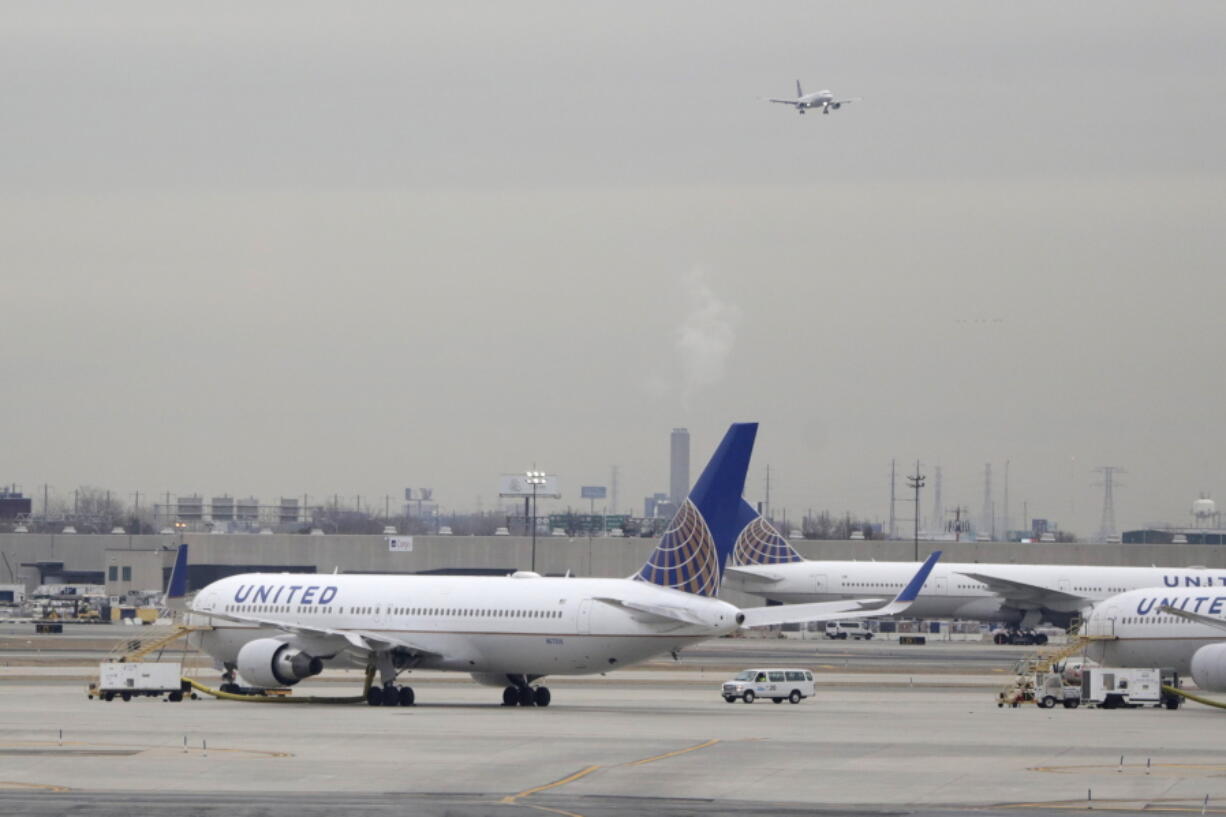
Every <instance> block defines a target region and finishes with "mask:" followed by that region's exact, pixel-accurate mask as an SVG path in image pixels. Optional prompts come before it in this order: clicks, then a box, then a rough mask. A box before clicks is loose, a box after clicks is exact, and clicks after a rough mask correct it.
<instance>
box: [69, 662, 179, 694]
mask: <svg viewBox="0 0 1226 817" xmlns="http://www.w3.org/2000/svg"><path fill="white" fill-rule="evenodd" d="M87 694H88V695H89V697H90V698H91V699H93V698H97V699H98V700H100V701H112V700H114V699H115V698H121V699H123V700H125V701H130V700H132V699H133V698H138V697H141V696H145V697H150V698H160V697H162V696H166V698H167V699H169V700H171V701H181V700H183V698H184V697H185V696H190V695H191V685H190V684H189V683H188V682H186V681H184V680H183V666H182V665H181V664H178V663H161V662H140V661H133V662H128V661H105V662H103V663H102V664H101V665H100V666H99V671H98V683H96V684H90V685H89V691H88V693H87Z"/></svg>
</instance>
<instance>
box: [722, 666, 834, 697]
mask: <svg viewBox="0 0 1226 817" xmlns="http://www.w3.org/2000/svg"><path fill="white" fill-rule="evenodd" d="M720 694H721V695H723V698H724V700H725V701H727V702H728V703H730V704H731V703H736V702H737V701H738V700H740V701H744V702H745V703H747V704H751V703H753V702H754V701H755V700H757V699H758V698H770V699H771V700H772V701H773V702H775V703H777V704H781V703H783V702H784V701H788V702H789V703H794V704H798V703H800V702H801V701H802V700H804V699H805V698H809V697H812V695H813V673H812V672H810V671H809V670H807V669H747V670H742V671H741V672H738V673H737V674H736V676H735V677H733V678H731V679H730V680H727V681H725V682H724V684H723V686H721V687H720Z"/></svg>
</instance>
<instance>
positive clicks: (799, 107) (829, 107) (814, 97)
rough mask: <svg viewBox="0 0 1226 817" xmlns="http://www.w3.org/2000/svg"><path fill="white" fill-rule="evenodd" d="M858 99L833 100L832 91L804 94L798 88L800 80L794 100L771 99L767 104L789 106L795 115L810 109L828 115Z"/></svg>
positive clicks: (856, 97)
mask: <svg viewBox="0 0 1226 817" xmlns="http://www.w3.org/2000/svg"><path fill="white" fill-rule="evenodd" d="M859 99H860V97H858V96H854V97H849V98H847V99H835V98H834V93H833V92H832V91H817V92H816V93H812V94H806V93H805V92H804V91H802V90H801V88H800V80H796V98H795V99H776V98H774V97H771V98H770V99H768V100H767V101H768V102H778V103H779V104H781V105H791V106H792V107H793V108H795V109H796V113H801V114H803V113H804V112H805V111H807V110H810V109H811V108H821V109H822V113H830V112H831V111H837V110H838V109H839V108H841V107H843V106H844V105H850V104H851V103H853V102H858V101H859Z"/></svg>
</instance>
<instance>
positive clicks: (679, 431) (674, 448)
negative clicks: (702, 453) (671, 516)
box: [668, 428, 690, 508]
mask: <svg viewBox="0 0 1226 817" xmlns="http://www.w3.org/2000/svg"><path fill="white" fill-rule="evenodd" d="M689 493H690V432H689V431H687V430H686V429H684V428H674V429H673V433H672V437H671V438H670V439H669V458H668V498H669V499H670V500H671V501H672V503H673V507H674V508H680V507H681V503H682V502H684V501H685V498H686V497H687V496H689Z"/></svg>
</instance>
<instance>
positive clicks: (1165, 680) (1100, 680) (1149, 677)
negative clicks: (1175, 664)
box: [1081, 667, 1182, 709]
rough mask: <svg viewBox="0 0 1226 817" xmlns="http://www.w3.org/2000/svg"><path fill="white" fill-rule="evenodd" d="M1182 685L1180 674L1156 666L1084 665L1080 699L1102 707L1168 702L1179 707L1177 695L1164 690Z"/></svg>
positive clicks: (1171, 707)
mask: <svg viewBox="0 0 1226 817" xmlns="http://www.w3.org/2000/svg"><path fill="white" fill-rule="evenodd" d="M1164 684H1165V685H1166V686H1170V687H1178V686H1179V678H1178V677H1177V676H1176V675H1175V674H1174V673H1171V672H1167V673H1163V671H1162V670H1160V669H1158V668H1157V667H1085V668H1084V669H1083V670H1082V675H1081V702H1082V703H1083V704H1087V705H1088V706H1097V707H1099V708H1101V709H1116V708H1119V707H1138V706H1166V708H1167V709H1178V708H1179V704H1180V701H1181V700H1182V699H1181V698H1180V697H1179V696H1178V695H1171V694H1168V693H1165V692H1163V691H1162V687H1163V685H1164Z"/></svg>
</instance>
